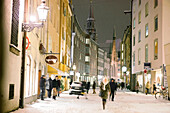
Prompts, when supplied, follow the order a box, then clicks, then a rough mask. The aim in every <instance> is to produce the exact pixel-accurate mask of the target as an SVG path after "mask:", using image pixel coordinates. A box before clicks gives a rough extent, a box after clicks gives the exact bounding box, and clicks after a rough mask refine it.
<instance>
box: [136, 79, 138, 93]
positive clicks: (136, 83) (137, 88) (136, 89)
mask: <svg viewBox="0 0 170 113" xmlns="http://www.w3.org/2000/svg"><path fill="white" fill-rule="evenodd" d="M138 92H139V82H138V81H137V83H136V93H138Z"/></svg>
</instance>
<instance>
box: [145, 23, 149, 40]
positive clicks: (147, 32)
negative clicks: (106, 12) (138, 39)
mask: <svg viewBox="0 0 170 113" xmlns="http://www.w3.org/2000/svg"><path fill="white" fill-rule="evenodd" d="M148 35H149V30H148V24H146V25H145V37H148Z"/></svg>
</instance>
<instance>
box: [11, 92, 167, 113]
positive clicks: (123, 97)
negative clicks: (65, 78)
mask: <svg viewBox="0 0 170 113" xmlns="http://www.w3.org/2000/svg"><path fill="white" fill-rule="evenodd" d="M76 97H77V96H75V95H68V94H67V92H64V93H62V94H61V96H60V97H59V98H57V99H56V100H52V99H45V100H44V101H41V100H37V101H36V102H35V103H32V104H27V105H26V106H25V108H24V109H19V110H16V111H14V112H12V113H169V111H170V102H169V101H168V100H156V99H155V98H154V96H153V95H147V96H146V95H145V94H142V93H139V94H136V93H135V92H130V91H126V92H125V91H118V92H117V94H116V96H115V101H114V102H112V101H109V99H108V100H107V103H106V109H105V110H102V104H101V98H100V97H99V96H98V91H97V94H95V95H94V94H92V90H91V91H90V94H88V99H85V97H84V96H81V97H80V99H77V98H76Z"/></svg>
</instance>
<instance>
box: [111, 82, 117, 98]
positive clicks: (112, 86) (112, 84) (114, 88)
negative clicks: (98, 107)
mask: <svg viewBox="0 0 170 113" xmlns="http://www.w3.org/2000/svg"><path fill="white" fill-rule="evenodd" d="M110 89H111V93H110V97H112V101H114V95H115V90H116V83H115V80H114V79H111V82H110Z"/></svg>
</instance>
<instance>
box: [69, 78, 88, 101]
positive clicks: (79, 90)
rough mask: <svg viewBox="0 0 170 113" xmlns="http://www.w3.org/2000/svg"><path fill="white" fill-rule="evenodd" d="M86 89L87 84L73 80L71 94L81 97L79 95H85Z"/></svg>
mask: <svg viewBox="0 0 170 113" xmlns="http://www.w3.org/2000/svg"><path fill="white" fill-rule="evenodd" d="M85 92H86V89H85V86H84V85H83V83H82V82H76V81H75V82H73V83H72V84H71V85H70V90H69V94H70V95H78V97H77V98H78V99H79V95H82V96H83V95H85Z"/></svg>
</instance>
